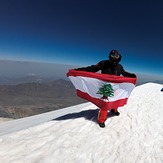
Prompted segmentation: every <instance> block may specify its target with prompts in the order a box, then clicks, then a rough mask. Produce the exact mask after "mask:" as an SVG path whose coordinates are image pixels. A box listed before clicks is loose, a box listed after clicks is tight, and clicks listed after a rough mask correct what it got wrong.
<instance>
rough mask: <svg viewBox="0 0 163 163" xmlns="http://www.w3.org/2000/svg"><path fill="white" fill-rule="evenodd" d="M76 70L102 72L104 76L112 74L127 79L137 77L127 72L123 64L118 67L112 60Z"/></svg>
mask: <svg viewBox="0 0 163 163" xmlns="http://www.w3.org/2000/svg"><path fill="white" fill-rule="evenodd" d="M75 70H80V71H88V72H97V71H99V70H101V73H102V74H112V75H118V76H120V75H123V76H125V77H133V78H135V77H136V75H135V74H132V73H129V72H127V71H125V70H124V69H123V66H122V65H121V64H119V63H117V65H114V63H113V62H111V61H110V60H103V61H100V62H99V63H98V64H96V65H91V66H88V67H82V68H77V69H75Z"/></svg>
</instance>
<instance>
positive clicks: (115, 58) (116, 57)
mask: <svg viewBox="0 0 163 163" xmlns="http://www.w3.org/2000/svg"><path fill="white" fill-rule="evenodd" d="M109 59H110V61H112V62H120V61H121V59H122V56H121V54H120V53H119V52H118V50H111V52H110V54H109Z"/></svg>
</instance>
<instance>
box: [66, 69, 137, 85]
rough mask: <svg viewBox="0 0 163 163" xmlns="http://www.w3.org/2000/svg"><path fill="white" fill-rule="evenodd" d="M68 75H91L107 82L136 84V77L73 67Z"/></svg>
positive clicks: (90, 76)
mask: <svg viewBox="0 0 163 163" xmlns="http://www.w3.org/2000/svg"><path fill="white" fill-rule="evenodd" d="M67 76H68V77H69V76H74V77H75V76H82V77H89V78H96V79H99V80H103V81H106V82H113V83H122V82H126V83H133V84H134V85H135V84H136V78H129V77H122V76H117V75H109V74H100V73H94V72H87V71H78V70H73V69H71V70H70V71H69V72H68V73H67Z"/></svg>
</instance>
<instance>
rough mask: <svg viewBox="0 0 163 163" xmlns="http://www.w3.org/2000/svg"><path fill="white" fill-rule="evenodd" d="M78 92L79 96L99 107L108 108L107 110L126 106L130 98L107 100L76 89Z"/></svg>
mask: <svg viewBox="0 0 163 163" xmlns="http://www.w3.org/2000/svg"><path fill="white" fill-rule="evenodd" d="M76 92H77V95H78V96H79V97H81V98H84V99H86V100H88V101H90V102H92V103H93V104H95V105H96V106H97V107H99V108H103V109H106V110H111V109H114V108H118V107H121V106H124V105H125V104H126V103H127V100H128V98H125V99H120V100H117V101H110V102H109V101H108V102H105V101H103V100H102V99H98V98H94V97H91V96H90V95H89V94H87V93H85V92H81V91H80V90H76Z"/></svg>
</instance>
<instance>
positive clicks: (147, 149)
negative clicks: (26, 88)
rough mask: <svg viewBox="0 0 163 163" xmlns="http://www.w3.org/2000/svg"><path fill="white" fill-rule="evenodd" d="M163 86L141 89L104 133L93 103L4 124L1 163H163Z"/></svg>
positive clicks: (153, 85)
mask: <svg viewBox="0 0 163 163" xmlns="http://www.w3.org/2000/svg"><path fill="white" fill-rule="evenodd" d="M162 87H163V85H160V84H154V83H147V84H144V85H141V86H137V87H136V88H135V89H134V90H133V92H132V94H131V96H130V98H129V100H128V104H127V105H126V106H124V107H122V108H119V111H120V113H121V115H120V116H119V117H111V116H110V114H108V119H107V121H106V127H105V128H100V127H99V126H98V124H97V123H96V118H97V115H98V108H97V107H96V106H95V105H93V104H91V103H85V104H81V105H77V106H73V107H69V108H65V109H61V110H58V111H54V112H49V113H45V114H41V115H37V116H33V117H28V118H22V119H19V120H13V121H9V122H4V123H3V124H1V125H0V134H1V137H0V162H4V163H9V162H12V163H19V162H20V163H47V162H48V163H55V162H57V163H83V162H84V163H144V162H146V163H162V162H163V116H162V115H163V103H162V101H163V93H162V92H161V91H160V89H161V88H162ZM109 116H110V117H109ZM11 131H12V132H11Z"/></svg>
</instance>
